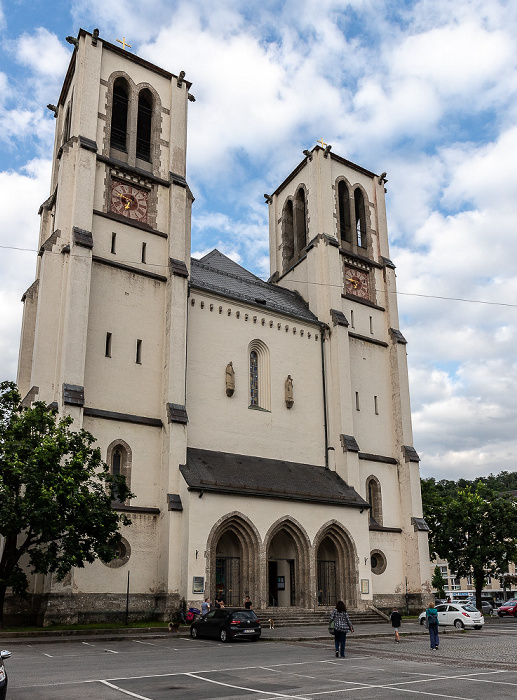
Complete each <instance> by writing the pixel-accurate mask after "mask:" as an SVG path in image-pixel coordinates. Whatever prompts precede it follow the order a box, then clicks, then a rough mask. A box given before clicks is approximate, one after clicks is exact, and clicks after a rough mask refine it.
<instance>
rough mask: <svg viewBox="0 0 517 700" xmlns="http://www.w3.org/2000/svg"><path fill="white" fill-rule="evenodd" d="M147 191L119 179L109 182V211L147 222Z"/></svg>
mask: <svg viewBox="0 0 517 700" xmlns="http://www.w3.org/2000/svg"><path fill="white" fill-rule="evenodd" d="M148 203H149V192H148V191H147V190H144V189H142V188H140V187H136V186H135V185H131V184H129V183H126V182H121V181H120V180H112V182H111V200H110V211H112V212H114V213H115V214H120V215H122V216H127V217H128V219H134V220H135V221H141V222H143V223H147V209H148Z"/></svg>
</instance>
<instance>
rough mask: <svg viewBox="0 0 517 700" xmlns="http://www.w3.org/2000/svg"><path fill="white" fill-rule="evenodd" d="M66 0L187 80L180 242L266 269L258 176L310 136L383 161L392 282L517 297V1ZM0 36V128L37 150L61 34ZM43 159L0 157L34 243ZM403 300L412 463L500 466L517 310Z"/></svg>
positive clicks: (13, 267) (29, 270) (81, 20)
mask: <svg viewBox="0 0 517 700" xmlns="http://www.w3.org/2000/svg"><path fill="white" fill-rule="evenodd" d="M72 7H73V13H74V17H75V20H76V22H77V24H78V25H80V26H84V27H85V28H87V29H90V30H91V29H93V27H95V26H99V27H100V29H101V37H103V38H105V39H106V40H108V41H111V42H112V43H116V39H117V38H122V36H123V35H124V36H125V37H126V38H127V40H128V41H129V42H130V43H132V44H133V51H134V52H137V53H138V54H139V55H141V56H143V57H145V58H147V59H149V60H151V61H153V62H154V63H157V64H158V65H161V66H163V67H165V68H167V69H168V70H170V71H171V72H173V73H176V74H177V73H179V71H180V70H185V71H186V73H187V79H189V80H192V81H193V83H194V84H193V88H192V91H193V93H194V94H195V96H196V98H197V102H196V103H195V104H190V105H189V152H188V168H189V172H188V179H189V184H190V186H191V187H192V189H193V191H194V194H195V196H196V202H195V205H194V208H193V220H192V232H193V240H192V246H193V250H195V251H197V253H194V255H203V254H205V253H206V252H208V251H209V250H211V249H212V248H214V247H217V248H218V249H219V250H221V252H223V253H225V254H226V255H229V257H231V258H232V259H234V260H236V261H237V262H238V263H239V264H242V265H244V266H245V267H248V268H251V269H252V270H253V271H254V272H255V273H257V274H260V275H261V276H263V277H266V278H267V277H268V275H269V260H268V236H267V215H268V213H267V206H265V205H264V200H263V197H262V194H263V193H264V192H270V191H272V190H273V189H274V188H275V187H276V186H277V185H278V184H279V183H280V182H281V181H282V180H283V179H284V177H285V176H286V175H287V174H288V173H289V172H290V171H291V170H292V169H293V168H294V167H296V165H297V164H298V162H299V161H300V160H301V157H302V154H301V151H302V149H303V148H307V147H311V146H312V145H314V143H315V142H316V139H318V138H320V137H323V138H324V139H325V140H326V141H328V142H330V143H332V146H333V151H334V152H337V153H339V154H341V155H343V156H344V157H346V158H349V159H351V160H353V161H354V162H357V163H358V164H361V165H363V166H365V167H367V168H369V169H371V170H377V172H382V171H383V170H387V171H388V178H389V183H388V196H387V202H388V207H389V211H388V224H389V228H390V232H391V257H392V258H393V260H394V262H395V264H396V265H397V285H398V289H399V291H401V292H406V293H410V294H418V295H434V296H442V297H458V298H463V299H473V300H475V299H479V300H486V301H491V302H503V303H515V299H516V298H517V273H516V272H515V269H514V265H513V263H512V261H513V260H515V259H516V257H517V236H515V224H514V222H515V221H516V220H517V196H516V195H517V193H516V189H517V187H516V184H515V183H516V181H517V179H516V178H515V175H514V173H513V170H512V168H513V160H512V154H513V153H515V152H516V150H517V129H516V128H515V126H514V125H515V123H516V121H517V71H516V70H515V68H516V63H517V51H516V45H515V42H514V40H513V38H514V36H515V35H516V34H517V5H516V4H515V3H513V4H511V3H508V2H506V1H505V0H492V2H490V3H486V2H484V1H483V0H458V1H457V2H455V3H451V2H450V0H433V2H429V1H428V0H414V1H413V2H411V3H399V4H398V5H397V4H396V3H395V4H393V3H388V2H384V3H383V2H381V3H376V4H371V3H370V2H369V0H354V1H353V2H343V0H296V1H295V0H286V2H284V3H278V2H275V1H274V0H269V1H268V0H266V1H265V2H264V3H262V4H261V5H260V6H255V5H253V3H251V4H250V3H247V4H245V3H244V2H242V1H241V0H221V2H219V3H218V5H217V11H214V9H213V7H212V6H211V5H208V4H207V3H206V2H204V0H190V1H189V2H186V1H185V0H178V1H177V2H175V3H170V2H167V0H149V2H147V3H146V4H145V6H143V5H142V4H141V3H137V2H136V0H121V2H120V3H118V4H117V5H116V6H115V5H110V4H108V3H105V2H101V0H86V1H84V2H81V3H79V2H74V3H73V6H72ZM115 32H116V33H115ZM135 37H136V38H138V41H139V42H145V43H140V45H139V44H138V42H137V41H136V40H135ZM10 47H11V50H12V51H13V55H14V56H15V58H16V60H18V61H19V62H21V63H22V64H23V65H24V66H25V67H26V68H27V74H26V75H25V78H24V83H23V85H22V84H21V83H20V84H16V83H15V81H14V80H12V79H11V77H9V80H7V79H6V76H5V74H2V73H0V134H1V135H2V138H3V139H4V143H5V144H6V146H7V147H9V148H10V149H16V148H17V146H18V144H21V143H25V144H26V143H30V144H31V148H34V149H35V151H36V153H39V152H40V151H41V150H43V151H44V152H45V154H49V153H50V150H49V144H50V142H51V136H52V128H53V126H54V121H53V120H52V119H49V118H45V117H44V116H43V112H44V107H43V105H44V104H46V103H47V102H48V101H55V99H51V98H50V97H49V96H48V95H49V94H50V95H52V94H55V93H56V92H57V90H58V89H59V84H58V81H59V80H60V79H61V76H62V75H63V73H64V70H65V69H66V63H67V62H68V57H69V55H70V48H69V47H68V46H67V45H66V44H64V43H63V41H61V40H59V41H58V39H57V38H56V37H55V35H53V34H51V33H50V32H48V31H47V30H44V29H41V28H35V27H30V26H27V30H26V32H25V34H24V35H22V37H21V38H20V39H19V40H15V41H12V42H11V44H10ZM13 96H16V98H17V101H16V104H13V103H12V101H11V100H12V98H13ZM56 99H57V95H56ZM47 172H48V163H47V164H42V163H40V162H39V161H35V162H34V163H33V164H32V170H31V171H29V170H27V169H25V170H22V171H21V172H8V173H3V174H0V186H1V187H2V189H1V190H0V192H3V196H4V201H3V202H1V204H2V210H1V211H2V213H1V215H0V223H1V231H2V238H5V237H7V238H9V240H10V239H11V238H12V236H13V232H14V231H16V240H22V241H25V242H26V245H27V247H35V242H36V240H37V225H38V220H37V216H36V213H35V212H36V211H37V207H38V205H39V204H40V203H41V201H43V199H45V198H46V196H47V195H48V177H47V175H46V173H47ZM4 252H5V251H4ZM10 255H11V253H8V252H5V255H2V261H6V260H9V261H10V262H0V274H1V284H0V302H3V303H4V305H5V308H6V309H8V310H7V311H6V314H4V315H3V317H2V323H4V324H7V325H3V326H2V328H0V332H2V338H3V339H4V344H3V345H2V346H0V353H2V355H1V357H2V360H3V359H4V358H7V359H6V360H5V361H4V366H7V367H9V368H10V370H9V371H10V372H11V376H12V373H13V372H14V366H15V358H14V355H15V354H16V353H15V352H14V351H12V350H10V349H9V348H13V347H16V346H17V342H18V331H17V330H16V332H15V331H14V330H13V328H14V325H16V324H17V323H18V322H19V321H16V320H15V321H13V319H19V312H20V311H21V304H19V301H17V300H18V299H19V296H21V293H22V292H23V291H24V290H25V289H26V288H27V287H28V286H29V284H30V283H31V282H32V279H33V277H32V275H33V269H34V258H33V257H31V254H29V253H23V254H22V253H18V254H16V255H17V256H18V257H16V258H14V260H15V261H16V262H13V258H9V256H10ZM20 255H21V256H28V260H29V262H28V263H27V262H26V260H27V258H25V257H22V258H20V257H19V256H20ZM22 260H23V262H21V261H22ZM22 271H23V274H22ZM13 300H14V301H13ZM398 304H399V308H400V315H401V323H400V326H401V330H402V331H403V333H404V335H405V336H406V337H407V339H408V341H409V345H408V352H409V362H410V369H411V389H412V405H413V409H414V433H415V446H416V448H417V450H418V451H419V453H420V454H421V456H422V457H423V462H422V468H423V473H424V474H428V473H435V474H436V475H444V476H449V477H455V476H459V475H465V476H475V475H476V474H478V473H482V472H485V473H486V472H488V471H494V472H497V471H500V469H502V468H508V469H515V468H516V465H515V462H513V463H512V464H510V461H511V459H514V457H513V455H515V453H516V451H517V442H516V438H515V437H514V432H515V427H514V426H515V419H516V418H517V416H516V415H515V409H514V408H513V406H514V404H515V399H514V396H515V388H516V386H515V382H516V372H517V370H516V367H515V361H514V358H515V350H514V348H515V338H516V335H517V325H516V311H517V310H516V309H514V308H512V307H503V306H488V305H482V304H469V303H465V302H454V301H447V300H440V299H432V298H425V297H423V296H404V295H402V294H401V295H400V296H399V298H398ZM15 306H16V311H12V309H13V308H14V307H15ZM18 309H19V311H18ZM4 319H7V320H5V321H4ZM13 324H14V325H13ZM9 329H10V330H9ZM9 337H10V338H11V342H10V343H9V342H8V341H6V340H5V339H6V338H9Z"/></svg>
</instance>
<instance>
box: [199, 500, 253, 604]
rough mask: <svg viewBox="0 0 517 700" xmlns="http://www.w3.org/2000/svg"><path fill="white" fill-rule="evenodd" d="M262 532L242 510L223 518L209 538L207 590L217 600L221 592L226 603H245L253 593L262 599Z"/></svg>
mask: <svg viewBox="0 0 517 700" xmlns="http://www.w3.org/2000/svg"><path fill="white" fill-rule="evenodd" d="M259 551H260V536H259V534H258V531H257V530H256V528H255V526H254V525H253V524H252V523H251V521H250V520H249V519H248V518H247V517H246V516H245V515H242V514H241V513H235V512H234V513H230V514H228V515H227V516H225V517H224V518H221V520H219V521H218V522H217V523H216V524H215V525H214V527H213V528H212V531H211V533H210V535H209V537H208V541H207V553H206V556H207V581H206V592H207V594H208V595H209V596H210V597H211V598H212V600H214V599H215V598H216V597H217V594H219V593H220V594H221V597H222V598H223V600H224V603H225V605H232V606H241V605H242V604H243V601H244V597H245V596H247V595H249V596H250V597H251V599H252V600H255V601H258V599H259V598H258V581H259Z"/></svg>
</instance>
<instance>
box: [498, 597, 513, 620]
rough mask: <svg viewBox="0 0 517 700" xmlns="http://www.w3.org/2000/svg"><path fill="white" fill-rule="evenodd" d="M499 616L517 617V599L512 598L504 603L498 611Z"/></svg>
mask: <svg viewBox="0 0 517 700" xmlns="http://www.w3.org/2000/svg"><path fill="white" fill-rule="evenodd" d="M497 614H498V615H499V617H503V616H504V615H513V616H514V617H517V598H512V599H511V600H507V601H506V603H503V605H501V607H500V608H498V609H497Z"/></svg>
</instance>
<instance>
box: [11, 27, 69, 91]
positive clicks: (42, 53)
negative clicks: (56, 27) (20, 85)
mask: <svg viewBox="0 0 517 700" xmlns="http://www.w3.org/2000/svg"><path fill="white" fill-rule="evenodd" d="M13 50H14V52H15V55H16V58H17V60H18V61H19V63H21V64H23V65H25V66H27V67H28V68H30V69H31V70H32V71H33V72H34V73H36V74H38V75H44V76H49V77H50V78H54V79H61V78H62V76H63V74H64V72H65V71H66V67H67V65H68V62H69V61H70V51H68V50H67V49H66V48H65V46H64V45H63V42H62V41H61V40H59V39H58V38H57V36H56V35H55V34H52V33H51V32H49V31H48V30H47V29H45V28H44V27H38V28H37V29H36V31H35V32H34V33H33V34H27V33H25V34H22V36H21V37H20V38H19V39H17V40H16V41H15V42H14V47H13Z"/></svg>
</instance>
